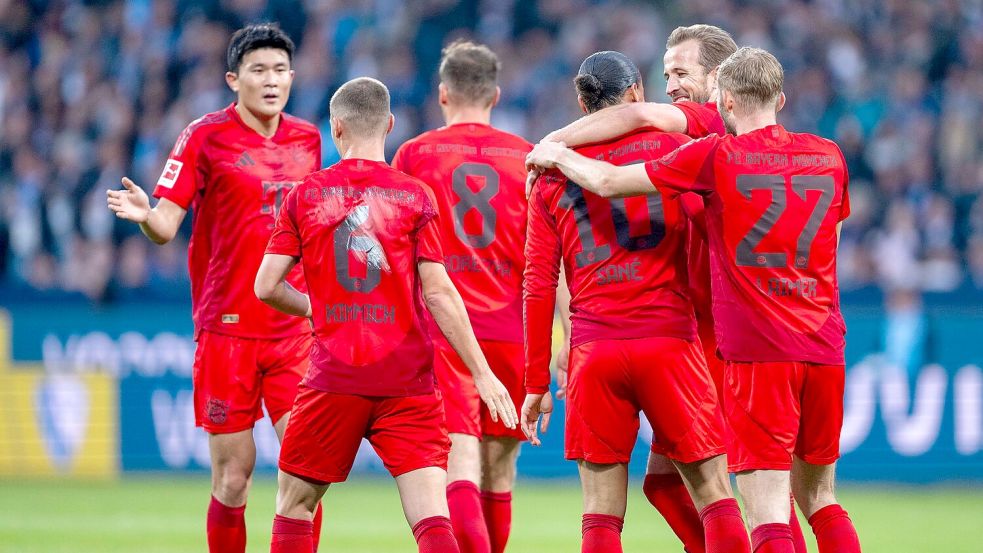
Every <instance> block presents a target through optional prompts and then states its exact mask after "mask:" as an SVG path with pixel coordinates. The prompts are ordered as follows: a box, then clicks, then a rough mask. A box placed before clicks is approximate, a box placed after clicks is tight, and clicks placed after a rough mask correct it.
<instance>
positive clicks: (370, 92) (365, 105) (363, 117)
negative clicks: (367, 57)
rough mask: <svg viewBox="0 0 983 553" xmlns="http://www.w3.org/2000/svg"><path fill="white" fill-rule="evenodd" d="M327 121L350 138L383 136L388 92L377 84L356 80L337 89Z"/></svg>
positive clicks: (384, 86)
mask: <svg viewBox="0 0 983 553" xmlns="http://www.w3.org/2000/svg"><path fill="white" fill-rule="evenodd" d="M328 109H329V110H330V113H331V117H336V118H338V119H339V120H341V121H342V122H343V123H344V124H345V129H346V130H348V132H350V133H351V134H352V135H355V136H358V137H362V138H369V137H373V136H376V135H379V134H385V131H386V127H387V125H388V124H389V114H390V111H389V89H388V88H386V85H384V84H382V83H381V82H379V81H377V80H375V79H372V78H369V77H359V78H357V79H352V80H350V81H348V82H347V83H345V84H343V85H341V88H339V89H338V90H337V92H335V93H334V95H333V96H332V97H331V104H329V107H328Z"/></svg>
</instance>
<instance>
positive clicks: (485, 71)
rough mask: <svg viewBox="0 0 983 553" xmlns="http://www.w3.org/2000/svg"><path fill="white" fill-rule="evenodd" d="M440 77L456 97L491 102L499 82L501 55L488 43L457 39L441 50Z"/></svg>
mask: <svg viewBox="0 0 983 553" xmlns="http://www.w3.org/2000/svg"><path fill="white" fill-rule="evenodd" d="M441 56H442V57H441V59H440V70H439V74H440V81H441V82H442V83H444V85H446V86H447V89H448V92H449V93H450V95H451V96H452V97H453V98H454V100H456V101H458V102H461V103H463V104H468V105H481V106H488V105H491V103H492V102H493V101H494V100H495V93H496V91H495V89H496V87H497V86H498V70H499V68H501V64H500V63H499V62H498V56H496V55H495V52H492V51H491V49H490V48H488V47H487V46H485V45H484V44H476V43H474V42H471V41H466V40H456V41H454V42H452V43H451V44H450V45H448V46H447V47H446V48H444V49H443V50H442V51H441Z"/></svg>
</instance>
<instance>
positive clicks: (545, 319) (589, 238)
mask: <svg viewBox="0 0 983 553" xmlns="http://www.w3.org/2000/svg"><path fill="white" fill-rule="evenodd" d="M688 140H689V139H688V138H687V137H686V136H685V135H681V134H675V133H663V132H652V131H645V132H639V133H635V134H631V135H628V136H625V137H622V138H620V139H618V140H616V141H614V142H611V143H608V144H599V145H592V146H586V147H582V148H579V149H578V151H579V152H580V153H581V154H583V155H585V156H587V157H592V158H596V159H602V160H605V161H609V162H611V163H614V164H617V165H628V164H632V163H644V162H645V161H648V160H653V159H658V158H659V157H661V156H663V155H665V154H666V153H668V152H671V151H673V150H675V149H676V148H677V147H678V146H679V145H681V144H684V143H686V142H687V141H688ZM688 227H689V222H688V221H687V219H686V216H685V213H684V212H683V208H682V205H681V202H680V201H679V200H678V199H676V198H668V197H667V196H665V195H661V194H654V195H650V196H636V197H632V198H612V199H605V198H602V197H600V196H597V195H595V194H592V193H591V192H588V191H586V190H584V189H583V188H581V187H580V186H579V185H578V184H577V183H575V182H571V181H569V180H568V179H567V178H566V177H565V176H564V175H563V174H562V173H560V172H559V171H556V170H553V171H549V172H547V173H545V174H543V176H541V177H540V178H539V180H538V181H537V182H536V185H535V187H533V194H532V197H530V198H529V223H528V227H527V236H526V258H527V259H526V274H525V285H524V294H523V299H524V311H525V328H526V390H527V391H528V392H529V393H543V392H545V391H546V390H548V387H549V379H550V375H549V361H550V340H551V335H552V327H553V309H554V306H555V301H556V296H555V290H556V285H557V279H558V276H559V268H560V262H561V260H562V262H563V268H564V273H565V274H566V277H567V286H568V287H569V289H570V326H571V336H570V345H571V346H576V345H579V344H583V343H586V342H590V341H593V340H611V339H614V340H619V339H633V338H649V337H675V338H682V339H685V340H693V339H694V338H695V336H696V323H695V320H694V317H693V307H692V304H691V303H690V299H689V291H688V284H687V269H686V245H687V238H688V235H689V232H688Z"/></svg>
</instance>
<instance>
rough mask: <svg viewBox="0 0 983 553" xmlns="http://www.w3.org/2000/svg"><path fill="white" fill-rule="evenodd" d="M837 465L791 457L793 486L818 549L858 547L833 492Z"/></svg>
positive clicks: (848, 551)
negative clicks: (821, 463) (815, 463)
mask: <svg viewBox="0 0 983 553" xmlns="http://www.w3.org/2000/svg"><path fill="white" fill-rule="evenodd" d="M835 472H836V465H835V464H829V465H813V464H811V463H807V462H805V461H803V460H802V459H799V458H798V457H795V458H793V461H792V490H793V493H794V494H795V498H796V501H797V502H798V504H799V507H800V508H801V509H802V513H803V514H804V515H805V516H806V518H808V519H809V525H810V526H812V531H813V533H814V534H815V535H816V542H817V543H818V544H819V551H820V553H832V552H844V553H855V552H859V551H860V538H859V537H858V536H857V529H856V528H855V527H854V525H853V521H851V520H850V516H849V514H848V513H847V512H846V511H845V510H844V509H843V507H841V506H840V505H839V504H838V503H837V501H836V496H835V494H834V491H833V488H834V483H835Z"/></svg>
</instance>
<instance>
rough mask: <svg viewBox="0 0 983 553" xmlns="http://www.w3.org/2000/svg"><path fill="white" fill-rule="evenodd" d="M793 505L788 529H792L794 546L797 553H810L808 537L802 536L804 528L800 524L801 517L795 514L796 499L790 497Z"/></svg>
mask: <svg viewBox="0 0 983 553" xmlns="http://www.w3.org/2000/svg"><path fill="white" fill-rule="evenodd" d="M789 501H791V503H792V516H791V517H789V519H788V527H789V528H791V529H792V545H793V546H794V547H795V553H808V550H807V549H806V537H805V536H803V535H802V526H801V525H800V524H799V515H797V514H795V498H794V497H791V496H789Z"/></svg>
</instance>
